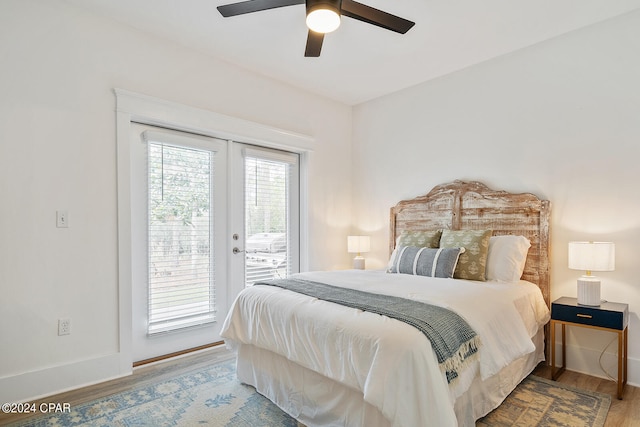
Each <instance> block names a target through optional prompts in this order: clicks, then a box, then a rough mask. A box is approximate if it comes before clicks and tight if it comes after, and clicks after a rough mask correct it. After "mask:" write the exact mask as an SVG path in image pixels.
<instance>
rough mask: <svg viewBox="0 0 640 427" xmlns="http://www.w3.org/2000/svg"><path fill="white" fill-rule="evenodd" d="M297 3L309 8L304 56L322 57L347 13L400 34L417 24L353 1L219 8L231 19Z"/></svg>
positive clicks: (261, 2)
mask: <svg viewBox="0 0 640 427" xmlns="http://www.w3.org/2000/svg"><path fill="white" fill-rule="evenodd" d="M297 4H306V7H307V20H306V22H307V27H308V28H309V33H308V35H307V46H306V49H305V51H304V56H307V57H318V56H320V51H321V50H322V42H323V40H324V35H325V34H326V33H330V32H331V31H334V30H335V29H337V28H338V27H339V26H340V16H348V17H349V18H354V19H357V20H359V21H363V22H366V23H368V24H372V25H376V26H378V27H382V28H385V29H387V30H391V31H395V32H396V33H400V34H404V33H406V32H407V31H409V30H410V29H411V27H413V26H414V25H415V22H411V21H408V20H406V19H404V18H400V17H399V16H396V15H392V14H390V13H387V12H384V11H382V10H379V9H375V8H373V7H371V6H367V5H365V4H362V3H358V2H356V1H353V0H248V1H243V2H240V3H231V4H225V5H223V6H218V11H219V12H220V14H222V16H224V17H225V18H228V17H230V16H237V15H244V14H245V13H252V12H259V11H261V10H268V9H275V8H278V7H285V6H294V5H297Z"/></svg>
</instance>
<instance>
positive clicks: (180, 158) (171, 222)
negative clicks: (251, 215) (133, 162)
mask: <svg viewBox="0 0 640 427" xmlns="http://www.w3.org/2000/svg"><path fill="white" fill-rule="evenodd" d="M214 157H215V154H214V153H213V152H211V151H207V150H201V149H195V148H189V147H182V146H176V145H168V144H162V143H156V142H149V143H148V209H149V212H148V239H149V241H148V258H149V264H148V265H149V276H148V277H149V306H148V309H149V323H148V333H149V334H154V333H159V332H166V331H170V330H174V329H179V328H184V327H189V326H194V325H199V324H203V323H208V322H213V321H215V284H214V262H213V260H214V256H213V255H214V254H213V249H212V246H211V242H212V238H213V215H212V212H213V209H212V205H211V204H212V200H213V197H212V196H213V191H214V188H213V185H214V183H213V181H212V176H213V168H214Z"/></svg>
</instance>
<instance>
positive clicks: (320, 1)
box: [306, 0, 342, 16]
mask: <svg viewBox="0 0 640 427" xmlns="http://www.w3.org/2000/svg"><path fill="white" fill-rule="evenodd" d="M306 6H307V15H309V14H310V13H311V12H313V11H314V10H317V9H329V10H332V11H334V12H335V13H337V14H338V16H340V15H341V13H340V9H341V8H342V0H306Z"/></svg>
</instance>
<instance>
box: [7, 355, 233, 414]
mask: <svg viewBox="0 0 640 427" xmlns="http://www.w3.org/2000/svg"><path fill="white" fill-rule="evenodd" d="M233 357H235V356H234V354H233V353H231V352H230V351H228V350H227V349H226V348H225V347H224V345H220V346H217V347H212V348H210V349H207V350H202V351H199V352H196V353H193V354H187V355H184V356H180V357H176V358H173V359H169V360H164V361H159V362H155V363H150V364H147V365H143V366H140V367H137V368H135V369H134V371H133V374H132V375H129V376H126V377H123V378H118V379H115V380H111V381H106V382H104V383H100V384H96V385H92V386H89V387H83V388H80V389H77V390H72V391H69V392H66V393H61V394H57V395H54V396H50V397H47V398H44V399H38V400H37V401H36V402H35V403H36V408H38V407H39V406H40V404H41V403H50V402H55V403H69V404H70V405H71V408H73V407H75V406H78V405H80V404H83V403H85V402H89V401H91V400H94V399H99V398H102V397H105V396H109V395H110V394H115V393H120V392H123V391H127V390H131V389H133V388H135V387H139V386H142V385H145V384H147V383H149V382H153V381H157V380H163V379H165V378H170V377H173V376H178V375H182V374H185V373H188V372H190V371H193V370H196V369H199V368H201V367H203V366H206V365H209V364H215V363H218V362H222V361H225V360H229V359H231V358H233ZM39 415H41V414H40V413H36V414H35V416H39ZM33 416H34V415H33V414H3V413H0V426H4V425H6V424H8V423H13V422H16V421H22V420H24V419H27V418H31V417H33Z"/></svg>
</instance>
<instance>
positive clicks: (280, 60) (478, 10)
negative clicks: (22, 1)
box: [66, 0, 640, 105]
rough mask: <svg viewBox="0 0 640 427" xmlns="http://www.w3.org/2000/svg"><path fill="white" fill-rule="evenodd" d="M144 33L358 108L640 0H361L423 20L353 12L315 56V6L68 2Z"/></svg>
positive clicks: (215, 0)
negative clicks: (396, 26)
mask: <svg viewBox="0 0 640 427" xmlns="http://www.w3.org/2000/svg"><path fill="white" fill-rule="evenodd" d="M66 1H67V3H70V4H74V5H76V6H78V7H82V8H85V9H88V10H90V11H93V12H95V13H96V14H99V15H103V16H106V17H108V18H111V19H114V20H116V21H119V22H121V23H124V24H126V25H129V26H131V27H134V28H136V29H138V30H141V31H144V32H147V33H151V34H155V35H157V36H158V37H162V38H166V39H170V40H173V41H175V42H178V43H180V44H182V45H184V46H188V47H190V48H193V49H196V50H198V51H200V52H204V53H207V54H210V55H212V56H214V57H217V58H220V59H223V60H226V61H228V62H231V63H234V64H237V65H240V66H242V67H244V68H247V69H249V70H252V71H254V72H257V73H260V74H263V75H266V76H268V77H271V78H274V79H276V80H279V81H282V82H287V83H289V84H292V85H294V86H297V87H300V88H304V89H306V90H309V91H311V92H314V93H317V94H321V95H323V96H326V97H329V98H332V99H335V100H338V101H341V102H344V103H346V104H349V105H355V104H358V103H361V102H364V101H367V100H371V99H373V98H376V97H379V96H382V95H385V94H388V93H391V92H395V91H397V90H400V89H403V88H406V87H410V86H413V85H416V84H418V83H421V82H424V81H427V80H429V79H433V78H436V77H438V76H442V75H445V74H448V73H451V72H454V71H457V70H460V69H462V68H465V67H468V66H470V65H473V64H477V63H479V62H482V61H485V60H487V59H490V58H494V57H496V56H499V55H504V54H506V53H509V52H513V51H515V50H518V49H521V48H523V47H526V46H530V45H533V44H535V43H538V42H541V41H543V40H547V39H549V38H552V37H555V36H558V35H561V34H563V33H567V32H569V31H572V30H575V29H578V28H581V27H585V26H588V25H591V24H594V23H596V22H599V21H603V20H605V19H609V18H612V17H614V16H617V15H621V14H623V13H626V12H629V11H631V10H634V9H638V8H640V0H359V1H360V2H362V3H365V4H367V5H369V6H372V7H375V8H378V9H382V10H384V11H386V12H389V13H392V14H395V15H399V16H401V17H403V18H406V19H409V20H412V21H414V22H416V25H415V26H414V27H413V28H412V29H411V30H409V32H408V33H407V34H404V35H401V34H396V33H393V32H391V31H387V30H384V29H381V28H379V27H375V26H372V25H369V24H366V23H363V22H360V21H356V20H353V19H350V18H342V25H341V26H340V28H338V30H337V31H335V32H334V33H331V34H327V35H326V37H325V40H324V44H323V48H322V55H321V56H320V57H319V58H305V57H304V48H305V43H306V36H307V29H306V26H305V23H304V20H305V7H304V6H303V5H298V6H289V7H284V8H279V9H272V10H268V11H263V12H256V13H251V14H247V15H241V16H236V17H231V18H223V17H222V16H221V15H220V14H219V13H218V11H217V9H216V7H217V6H219V5H222V4H227V3H235V0H66Z"/></svg>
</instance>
